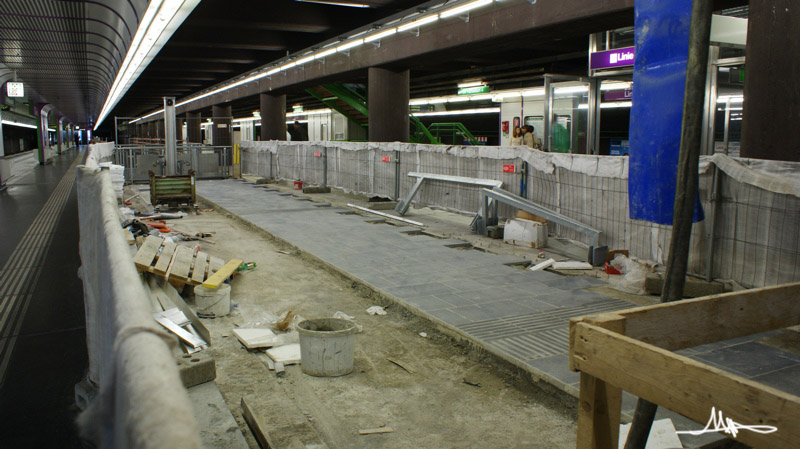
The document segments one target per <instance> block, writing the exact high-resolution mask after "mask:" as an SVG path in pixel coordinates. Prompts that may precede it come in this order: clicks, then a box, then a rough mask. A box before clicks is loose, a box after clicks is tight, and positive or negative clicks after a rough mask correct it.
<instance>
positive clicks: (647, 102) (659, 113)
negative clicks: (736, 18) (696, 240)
mask: <svg viewBox="0 0 800 449" xmlns="http://www.w3.org/2000/svg"><path fill="white" fill-rule="evenodd" d="M691 10H692V1H691V0H672V1H663V0H636V1H635V2H634V14H635V16H634V17H635V18H634V26H635V30H634V36H635V39H636V52H635V54H636V59H635V60H634V64H633V85H634V88H633V98H632V102H633V106H632V107H631V121H630V161H629V162H630V166H629V172H628V199H629V204H630V217H631V218H632V219H636V220H647V221H651V222H654V223H659V224H667V225H671V224H672V213H673V206H674V202H675V182H676V177H677V173H678V153H679V152H680V143H681V120H682V117H683V97H684V91H685V83H686V59H687V57H688V52H689V22H690V20H691ZM702 219H703V211H702V209H701V208H700V207H699V200H698V207H697V209H696V211H695V217H694V221H699V220H702Z"/></svg>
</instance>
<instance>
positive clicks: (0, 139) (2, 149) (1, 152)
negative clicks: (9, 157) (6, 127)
mask: <svg viewBox="0 0 800 449" xmlns="http://www.w3.org/2000/svg"><path fill="white" fill-rule="evenodd" d="M2 89H5V87H3V85H2V84H0V90H2ZM3 139H4V138H3V111H0V157H3V156H5V155H6V147H5V144H4V143H3V142H4V140H3ZM2 185H3V180H2V179H0V186H2Z"/></svg>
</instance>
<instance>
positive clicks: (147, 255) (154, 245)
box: [133, 235, 164, 271]
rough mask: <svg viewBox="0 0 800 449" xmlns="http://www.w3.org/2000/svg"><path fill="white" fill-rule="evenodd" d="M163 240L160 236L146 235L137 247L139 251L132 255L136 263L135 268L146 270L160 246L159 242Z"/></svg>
mask: <svg viewBox="0 0 800 449" xmlns="http://www.w3.org/2000/svg"><path fill="white" fill-rule="evenodd" d="M163 241H164V239H162V238H161V237H156V236H153V235H148V236H147V238H146V239H145V240H144V244H143V245H142V247H141V248H139V251H138V252H137V253H136V255H135V256H133V263H134V264H136V268H138V269H139V271H147V270H148V269H149V268H150V264H151V263H153V259H155V258H156V254H158V248H160V247H161V242H163Z"/></svg>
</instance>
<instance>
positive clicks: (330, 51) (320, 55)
mask: <svg viewBox="0 0 800 449" xmlns="http://www.w3.org/2000/svg"><path fill="white" fill-rule="evenodd" d="M334 53H336V49H335V48H329V49H327V50H323V51H321V52H319V53H316V54H315V55H314V59H322V58H324V57H326V56H330V55H332V54H334Z"/></svg>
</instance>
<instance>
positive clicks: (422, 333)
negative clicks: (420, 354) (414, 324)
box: [419, 332, 428, 338]
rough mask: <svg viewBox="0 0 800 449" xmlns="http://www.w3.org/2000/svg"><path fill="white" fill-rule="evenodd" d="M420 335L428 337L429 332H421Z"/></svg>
mask: <svg viewBox="0 0 800 449" xmlns="http://www.w3.org/2000/svg"><path fill="white" fill-rule="evenodd" d="M419 336H420V337H422V338H428V333H427V332H420V333H419Z"/></svg>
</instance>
